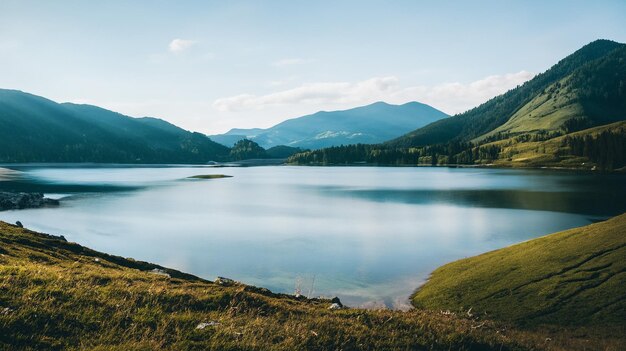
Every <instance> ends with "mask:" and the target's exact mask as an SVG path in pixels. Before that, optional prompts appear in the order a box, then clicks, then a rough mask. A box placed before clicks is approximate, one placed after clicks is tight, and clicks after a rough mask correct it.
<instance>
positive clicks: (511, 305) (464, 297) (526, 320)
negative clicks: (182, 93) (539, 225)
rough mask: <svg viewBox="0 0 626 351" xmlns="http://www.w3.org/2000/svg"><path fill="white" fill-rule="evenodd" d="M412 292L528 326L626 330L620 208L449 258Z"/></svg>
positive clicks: (437, 303)
mask: <svg viewBox="0 0 626 351" xmlns="http://www.w3.org/2000/svg"><path fill="white" fill-rule="evenodd" d="M412 300H413V304H414V305H415V306H417V307H419V308H427V309H435V310H438V309H443V310H453V311H461V310H465V311H466V310H469V309H470V308H471V309H472V312H471V313H474V314H479V315H486V316H489V318H491V319H494V320H502V321H508V322H512V323H514V324H515V325H518V326H522V327H525V328H531V329H532V328H542V327H543V326H546V325H559V326H570V327H579V326H585V327H590V328H592V329H593V328H597V329H603V330H605V331H613V332H616V333H617V334H615V335H622V336H623V335H626V334H624V331H625V330H626V329H625V327H626V214H623V215H621V216H618V217H615V218H613V219H610V220H607V221H605V222H601V223H596V224H592V225H589V226H585V227H582V228H576V229H571V230H567V231H564V232H560V233H556V234H552V235H548V236H545V237H542V238H538V239H534V240H530V241H527V242H523V243H520V244H517V245H513V246H510V247H507V248H503V249H500V250H496V251H492V252H488V253H485V254H482V255H480V256H476V257H471V258H467V259H462V260H459V261H456V262H452V263H449V264H447V265H445V266H443V267H440V268H438V269H437V270H436V271H434V272H433V273H432V275H431V277H430V279H429V280H428V282H427V283H426V284H425V285H424V286H422V287H421V288H419V290H418V291H417V292H416V293H415V294H414V296H413V298H412Z"/></svg>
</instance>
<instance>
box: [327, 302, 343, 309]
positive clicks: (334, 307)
mask: <svg viewBox="0 0 626 351" xmlns="http://www.w3.org/2000/svg"><path fill="white" fill-rule="evenodd" d="M342 308H343V307H342V306H341V305H340V304H338V303H333V304H331V305H330V307H328V309H329V310H340V309H342Z"/></svg>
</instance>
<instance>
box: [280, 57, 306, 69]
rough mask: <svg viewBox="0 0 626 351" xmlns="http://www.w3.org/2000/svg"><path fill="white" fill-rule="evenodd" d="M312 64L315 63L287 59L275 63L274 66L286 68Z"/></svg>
mask: <svg viewBox="0 0 626 351" xmlns="http://www.w3.org/2000/svg"><path fill="white" fill-rule="evenodd" d="M311 62H313V60H312V59H303V58H286V59H282V60H278V61H274V62H273V63H272V65H273V66H276V67H284V66H293V65H303V64H305V63H311Z"/></svg>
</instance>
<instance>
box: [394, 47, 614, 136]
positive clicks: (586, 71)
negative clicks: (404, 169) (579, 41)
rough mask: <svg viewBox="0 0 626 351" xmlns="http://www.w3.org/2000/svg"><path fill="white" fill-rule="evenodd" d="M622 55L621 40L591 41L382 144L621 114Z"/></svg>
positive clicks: (594, 121)
mask: <svg viewBox="0 0 626 351" xmlns="http://www.w3.org/2000/svg"><path fill="white" fill-rule="evenodd" d="M625 55H626V45H625V44H621V43H616V42H614V41H609V40H596V41H594V42H592V43H590V44H587V45H585V46H584V47H582V48H581V49H579V50H578V51H576V52H574V53H573V54H571V55H570V56H568V57H566V58H564V59H563V60H561V61H559V62H558V63H557V64H556V65H554V66H553V67H552V68H550V69H549V70H547V71H546V72H544V73H542V74H539V75H537V76H536V77H534V78H533V79H531V80H530V81H528V82H526V83H524V84H523V85H521V86H519V87H517V88H514V89H512V90H510V91H508V92H507V93H505V94H503V95H500V96H497V97H495V98H493V99H491V100H489V101H487V102H486V103H484V104H482V105H480V106H478V107H476V108H473V109H471V110H469V111H467V112H464V113H461V114H459V115H456V116H453V117H450V118H446V119H442V120H440V121H437V122H434V123H431V124H429V125H427V126H425V127H423V128H420V129H417V130H415V131H413V132H411V133H408V134H407V135H404V136H401V137H399V138H397V139H395V140H391V141H389V142H388V145H389V146H392V147H416V146H424V145H431V144H438V143H445V142H449V141H452V140H461V141H470V140H473V139H476V138H478V140H481V139H484V138H485V137H488V136H492V135H495V134H498V133H523V132H527V131H537V130H558V129H559V128H561V127H562V126H563V125H564V124H565V123H566V122H567V121H568V120H571V119H576V118H578V119H583V120H584V121H585V123H587V126H595V125H600V124H604V123H610V122H612V121H616V120H618V119H623V118H625V117H626V102H625V101H626V87H624V84H626V70H625V69H624V67H625V66H626V62H625V61H624V58H625ZM590 87H591V89H589V88H590ZM605 94H607V95H606V96H605Z"/></svg>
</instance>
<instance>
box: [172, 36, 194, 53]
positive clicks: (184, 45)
mask: <svg viewBox="0 0 626 351" xmlns="http://www.w3.org/2000/svg"><path fill="white" fill-rule="evenodd" d="M195 44H196V41H195V40H189V39H174V40H172V41H171V42H170V45H169V46H168V48H169V50H170V51H171V52H173V53H178V52H183V51H185V50H187V49H189V48H191V47H192V46H194V45H195Z"/></svg>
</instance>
